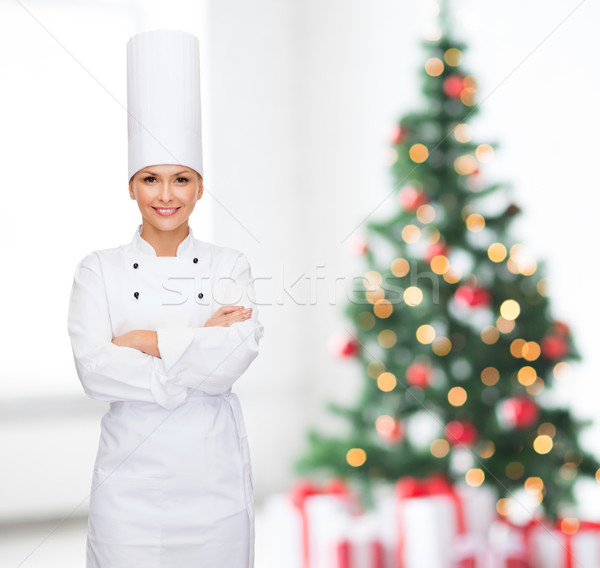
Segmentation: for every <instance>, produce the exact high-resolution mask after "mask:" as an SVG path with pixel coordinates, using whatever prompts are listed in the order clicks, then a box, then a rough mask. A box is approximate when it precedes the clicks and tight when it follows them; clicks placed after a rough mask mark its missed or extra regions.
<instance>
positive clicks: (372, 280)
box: [363, 270, 383, 289]
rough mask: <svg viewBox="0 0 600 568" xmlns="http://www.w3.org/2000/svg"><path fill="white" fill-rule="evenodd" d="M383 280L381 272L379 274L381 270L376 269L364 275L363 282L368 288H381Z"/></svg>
mask: <svg viewBox="0 0 600 568" xmlns="http://www.w3.org/2000/svg"><path fill="white" fill-rule="evenodd" d="M382 282H383V278H382V276H381V274H379V272H377V271H376V270H369V272H367V273H366V274H365V275H364V276H363V283H364V285H365V288H367V289H369V288H379V287H380V286H381V284H382Z"/></svg>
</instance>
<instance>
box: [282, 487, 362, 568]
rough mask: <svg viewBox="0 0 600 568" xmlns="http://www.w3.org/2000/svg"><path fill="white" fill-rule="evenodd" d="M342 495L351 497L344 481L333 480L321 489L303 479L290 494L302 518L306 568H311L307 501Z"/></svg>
mask: <svg viewBox="0 0 600 568" xmlns="http://www.w3.org/2000/svg"><path fill="white" fill-rule="evenodd" d="M319 494H321V495H340V496H346V497H350V495H351V492H350V490H349V488H348V486H347V485H346V483H345V482H344V480H343V479H339V478H337V479H332V480H330V481H328V482H327V483H326V484H325V485H324V486H323V487H321V488H319V487H317V486H316V485H315V484H314V483H312V482H310V481H308V480H306V479H301V480H299V481H298V482H297V483H296V484H295V485H294V486H293V487H292V490H291V492H290V499H291V501H292V503H293V504H294V506H295V507H297V508H298V510H299V511H300V515H301V517H302V558H303V565H304V568H309V562H310V557H309V543H308V518H307V516H306V507H305V505H306V499H307V498H308V497H310V496H311V495H319Z"/></svg>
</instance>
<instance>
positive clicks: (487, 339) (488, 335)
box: [481, 325, 500, 345]
mask: <svg viewBox="0 0 600 568" xmlns="http://www.w3.org/2000/svg"><path fill="white" fill-rule="evenodd" d="M499 337H500V333H499V332H498V330H497V329H496V328H495V327H494V326H493V325H488V326H486V327H484V328H483V329H482V330H481V341H483V342H484V343H487V344H488V345H492V344H494V343H496V341H498V338H499Z"/></svg>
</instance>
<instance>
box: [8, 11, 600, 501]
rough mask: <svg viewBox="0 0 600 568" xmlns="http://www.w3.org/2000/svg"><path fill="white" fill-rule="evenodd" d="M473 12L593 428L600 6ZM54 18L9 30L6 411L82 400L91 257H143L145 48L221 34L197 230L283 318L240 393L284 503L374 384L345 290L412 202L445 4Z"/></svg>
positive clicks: (258, 455) (17, 16) (495, 123)
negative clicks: (136, 47) (431, 50)
mask: <svg viewBox="0 0 600 568" xmlns="http://www.w3.org/2000/svg"><path fill="white" fill-rule="evenodd" d="M454 4H455V6H457V7H458V9H459V10H460V11H461V12H462V16H461V18H462V20H463V21H464V22H466V23H467V24H468V25H467V26H465V25H461V26H459V27H458V28H457V31H458V32H459V33H460V34H461V35H462V37H464V38H465V39H466V40H467V41H468V42H469V44H470V49H469V51H468V52H467V54H466V58H467V62H468V64H469V66H470V68H471V70H472V72H473V73H474V74H475V76H476V77H477V78H478V80H479V83H480V85H481V92H480V95H479V97H478V99H479V101H483V102H481V103H480V104H481V112H480V114H479V116H478V117H477V119H476V120H475V121H474V122H473V127H474V135H475V137H476V138H477V139H479V140H481V141H482V142H485V141H488V140H491V141H495V140H499V141H500V142H501V147H500V148H499V149H498V153H497V158H496V161H495V163H494V164H492V165H490V166H487V167H486V172H487V173H488V174H489V180H490V181H494V180H502V181H509V182H512V183H513V184H514V187H515V199H516V201H517V203H519V204H520V205H521V206H522V208H523V209H524V214H523V216H522V217H523V221H522V222H521V224H520V227H519V230H520V231H521V232H522V235H523V238H524V241H525V242H526V244H528V245H530V247H531V248H532V250H533V251H534V252H535V254H536V255H537V256H538V257H539V258H545V259H546V260H547V261H548V265H549V276H550V280H551V289H552V299H553V304H554V306H555V312H556V315H557V317H560V318H563V319H565V320H567V321H568V322H569V323H570V324H571V325H572V327H573V329H574V332H575V334H576V337H577V342H578V345H579V347H580V349H581V351H582V353H583V355H584V357H585V361H584V363H583V364H582V365H580V366H578V367H577V368H576V373H575V377H574V379H573V381H572V382H571V383H570V384H569V389H568V390H569V391H570V392H571V394H572V398H573V404H574V406H575V408H577V409H578V410H579V411H580V412H582V413H588V414H593V413H594V411H595V409H594V400H595V395H597V394H598V389H597V386H596V374H597V373H596V371H595V369H596V368H597V367H598V364H599V363H600V361H598V349H597V348H596V345H595V342H596V333H595V331H596V330H595V325H596V321H597V319H598V309H597V307H596V306H595V302H594V300H595V294H594V292H595V290H594V287H595V284H596V282H597V280H596V277H597V272H598V271H597V264H596V262H595V257H594V245H595V243H596V240H597V239H596V237H597V236H598V232H597V229H596V228H595V227H594V226H593V223H595V221H596V219H595V217H596V214H595V213H596V212H595V209H594V205H596V204H597V200H596V198H595V197H596V196H595V192H596V191H597V185H598V182H597V179H596V177H595V175H594V174H595V171H594V163H595V161H596V160H595V153H596V151H597V149H598V143H597V141H596V131H597V127H598V113H597V111H596V108H595V105H594V104H593V102H595V101H596V100H597V98H598V90H599V89H598V76H597V74H596V73H594V67H593V65H594V64H595V56H594V53H593V50H591V49H590V48H589V46H590V45H591V41H592V38H593V35H592V34H593V31H594V28H593V23H594V22H596V21H598V16H599V15H600V14H599V11H600V8H598V6H597V5H595V4H593V3H577V2H568V3H566V2H561V3H555V4H552V5H549V4H548V3H547V2H542V1H541V0H531V1H530V2H528V3H526V4H524V3H522V2H516V1H515V0H508V1H506V2H503V3H480V2H475V1H474V0H461V1H458V0H456V1H455V2H454ZM48 6H50V5H49V3H47V2H46V3H40V2H31V3H28V4H27V7H29V9H30V10H31V12H32V13H33V15H35V16H36V18H37V19H38V20H39V22H38V21H36V19H34V18H33V17H32V15H30V14H28V13H27V12H26V11H25V10H23V9H22V8H21V7H20V5H19V4H17V3H15V4H12V5H10V7H9V5H8V4H6V5H5V6H4V7H3V9H4V10H6V13H7V18H3V19H2V24H0V25H2V26H3V30H2V31H3V34H1V35H2V36H3V38H4V43H3V44H2V48H3V52H4V53H7V52H8V53H11V54H13V59H9V60H6V59H3V61H2V62H1V63H0V65H2V69H1V72H2V75H3V77H5V78H6V85H7V88H5V89H3V91H2V94H1V95H0V96H1V97H2V99H1V101H2V109H3V113H4V117H3V118H4V120H5V121H6V122H5V123H6V124H7V127H6V128H5V129H4V136H3V137H1V139H0V144H1V145H2V146H1V148H2V155H3V156H4V157H5V164H6V167H5V169H4V174H5V177H4V184H3V185H4V188H5V192H4V200H5V203H6V204H11V205H14V204H15V203H17V204H19V205H23V206H24V207H25V209H23V210H20V211H18V212H17V213H16V214H11V215H8V216H5V219H4V223H2V224H1V225H0V248H1V253H2V255H3V259H4V261H5V264H4V265H5V266H6V267H9V272H8V277H6V276H5V278H4V279H2V283H1V288H0V292H1V293H2V294H3V297H4V299H5V301H6V306H7V307H6V312H5V316H4V318H3V319H4V322H5V325H4V326H3V330H2V331H1V332H0V333H2V334H3V336H2V338H1V339H2V341H1V345H2V346H3V347H2V355H3V357H2V358H1V359H0V361H1V363H0V375H1V376H2V378H3V380H2V381H0V396H1V397H2V399H3V401H4V402H5V403H6V404H17V403H18V402H19V400H22V399H21V397H22V396H23V395H25V394H28V395H32V394H33V395H35V394H39V395H40V396H43V397H45V398H46V400H48V401H49V403H50V402H51V401H52V400H53V397H56V396H58V395H62V396H74V397H77V398H78V399H82V398H83V397H84V395H83V394H82V392H81V388H80V385H79V384H78V382H77V377H76V375H75V372H74V368H73V364H72V359H71V353H70V347H69V343H68V337H67V335H66V306H67V300H68V292H69V288H70V284H71V279H72V271H73V268H74V264H75V262H76V261H77V260H78V259H79V258H81V257H82V256H83V255H84V254H85V253H87V252H88V251H89V250H94V249H97V248H104V247H107V246H115V245H117V244H121V243H124V242H128V241H129V240H130V239H131V236H132V234H133V231H134V229H135V227H136V225H137V223H138V222H139V221H138V217H139V213H138V212H137V210H136V209H135V203H134V202H132V201H130V200H129V198H128V196H127V194H126V181H125V177H126V176H125V171H126V155H127V153H126V145H127V139H126V115H125V111H124V108H123V106H122V105H123V104H124V101H125V100H126V99H125V87H126V83H125V42H126V40H127V38H128V36H129V35H131V34H132V33H135V32H137V31H141V29H150V28H154V27H180V28H181V29H188V30H189V31H193V32H194V33H197V34H199V35H200V36H201V57H202V73H203V75H202V90H203V91H202V95H203V113H204V114H203V120H204V133H205V137H204V143H205V148H206V150H205V158H206V171H205V174H206V175H205V177H206V191H205V196H204V197H203V201H202V202H201V205H200V206H199V209H198V210H197V212H196V213H195V214H194V217H193V219H192V226H193V228H194V232H195V234H197V236H199V238H204V239H207V240H212V241H214V242H217V243H219V244H224V245H229V246H235V247H237V248H239V249H241V250H244V251H245V252H246V253H247V254H248V256H249V258H250V260H251V263H252V266H253V270H254V276H255V277H257V278H270V280H265V281H260V282H257V286H256V288H257V293H258V300H259V301H260V302H263V303H264V304H265V305H264V306H261V309H260V314H261V320H262V321H263V323H264V325H265V337H264V339H263V342H262V353H261V356H260V357H259V358H258V359H257V361H256V362H255V363H253V366H252V367H251V368H250V370H249V371H248V373H247V374H246V375H245V376H244V377H243V379H242V380H240V382H239V384H238V385H237V392H238V394H239V395H240V398H241V399H242V405H243V407H244V411H245V416H246V423H247V429H248V434H249V439H250V444H251V452H252V459H253V466H254V479H255V489H256V497H257V501H260V500H261V499H262V497H263V496H265V495H266V494H267V493H269V492H271V491H276V490H285V489H286V488H287V487H288V485H289V482H290V479H291V467H290V464H291V461H292V459H293V458H294V457H295V456H297V455H298V453H299V452H300V451H301V448H302V446H303V443H304V435H305V430H306V428H307V427H308V425H309V424H313V423H315V422H318V423H319V424H321V425H322V426H323V427H326V428H331V429H332V430H333V429H336V428H338V427H340V426H341V424H339V423H337V422H335V420H334V419H333V418H332V417H330V416H328V415H327V414H326V413H325V411H324V404H325V402H326V401H327V400H330V399H336V400H337V401H340V402H348V403H349V402H351V401H352V400H353V397H354V395H355V393H356V392H357V390H358V387H359V384H360V380H361V378H360V377H361V376H362V370H361V369H359V368H357V367H356V366H355V365H353V364H352V362H340V361H337V360H335V359H334V358H333V357H332V356H331V355H330V353H329V351H328V347H327V342H328V340H329V339H330V337H331V336H332V335H333V334H334V333H337V332H340V331H343V327H344V326H345V325H346V326H348V322H347V321H346V320H345V318H344V316H343V306H344V305H345V294H344V288H343V286H342V285H340V284H338V286H337V289H336V288H335V279H336V278H340V277H345V278H346V279H349V278H351V277H352V276H353V275H354V274H355V273H357V271H359V270H361V269H362V264H361V263H360V261H359V260H358V259H357V258H356V257H354V256H353V254H352V252H351V243H352V241H353V239H355V238H356V237H359V236H360V235H361V234H362V229H363V225H362V221H363V220H364V218H365V217H366V216H367V215H368V214H369V213H370V212H371V211H373V210H375V213H374V215H385V214H386V211H391V210H393V208H394V207H395V206H394V204H393V203H392V201H393V199H392V198H389V199H387V200H385V198H386V197H387V196H388V195H389V194H390V193H391V189H392V183H393V180H391V179H390V177H389V175H388V170H387V167H386V165H385V164H386V160H387V154H386V148H387V143H388V138H389V136H390V134H391V130H392V128H393V126H394V124H395V121H396V120H397V119H398V118H399V116H400V115H401V114H403V113H404V112H406V111H408V110H412V109H416V108H420V107H422V105H423V102H422V99H421V95H420V91H419V88H420V84H419V82H418V77H417V71H418V69H419V67H420V66H421V65H422V57H423V54H422V52H421V51H420V49H419V43H420V41H421V35H422V32H423V30H424V29H425V28H426V26H428V25H430V23H431V22H432V19H431V18H430V17H429V16H428V14H427V6H428V3H427V2H419V3H416V2H397V1H392V0H378V1H377V2H366V1H365V0H343V1H342V0H328V1H326V2H323V1H321V2H316V1H314V0H304V1H302V2H300V1H292V0H260V1H253V2H248V1H241V0H219V1H218V2H217V1H216V0H213V1H212V2H208V1H207V0H204V1H203V2H199V3H198V2H196V3H184V2H177V3H174V4H172V3H169V5H168V6H167V5H166V3H160V2H150V3H142V2H141V1H140V2H135V3H131V4H125V3H123V4H118V3H109V2H107V3H102V2H99V3H95V4H92V3H90V4H86V3H83V2H80V3H78V4H68V10H67V11H66V12H65V11H64V10H61V11H57V10H56V9H54V10H53V9H50V8H48ZM577 6H579V7H578V8H577ZM63 8H64V6H63ZM574 8H576V9H575V11H574V12H573V13H572V15H571V16H570V17H567V18H566V20H565V17H566V16H567V15H568V14H569V12H570V11H571V10H573V9H574ZM115 10H116V11H115ZM102 18H105V21H104V20H102ZM561 22H562V24H561ZM41 24H43V25H44V26H45V27H46V28H47V29H46V30H45V29H44V28H43V27H42V26H41ZM4 28H5V29H4ZM10 29H12V30H13V32H14V30H17V31H18V33H16V32H15V33H16V35H14V34H13V35H12V36H11V35H10V34H9V33H8V32H9V31H10ZM553 30H554V31H553ZM49 32H52V34H53V35H54V36H55V37H54V38H53V37H52V36H51V35H49ZM15 37H16V38H17V39H15ZM11 38H12V39H11ZM57 40H59V41H60V42H61V43H62V46H61V45H59V43H58V41H57ZM99 46H101V49H99ZM76 59H77V60H79V62H77V61H76ZM82 65H83V66H82ZM84 67H85V69H84ZM11 116H19V117H20V119H19V120H13V121H10V120H8V118H10V117H11ZM59 134H60V136H59ZM119 180H121V181H119ZM65 204H68V205H69V207H70V210H71V211H75V212H74V213H68V212H67V210H66V209H65V208H64V205H65ZM380 204H381V205H380ZM379 205H380V206H379ZM57 208H58V209H57ZM107 225H109V226H110V231H108V232H107ZM5 274H6V273H5ZM298 278H300V280H299V281H298V282H297V283H295V282H296V281H297V279H298ZM318 278H320V279H318ZM294 283H295V284H294ZM311 288H313V292H312V298H311ZM32 300H33V302H34V306H33V307H34V309H33V311H31V310H30V306H31V302H32ZM311 300H312V303H311ZM11 307H12V308H16V309H12V310H11V309H10V308H11ZM25 313H27V314H33V315H28V316H27V317H24V314H25ZM32 351H33V352H35V354H36V355H35V357H32V356H31V352H32ZM90 404H91V405H93V406H95V408H97V409H98V412H100V411H101V410H102V409H103V408H104V405H102V404H101V403H96V402H95V401H91V402H90ZM88 416H89V421H91V422H89V421H88V425H89V428H88V429H87V430H86V429H83V428H82V429H81V431H82V432H87V433H86V434H85V435H84V438H82V441H81V443H82V447H92V448H94V446H95V445H96V444H97V435H98V430H97V429H95V428H98V427H99V420H98V419H97V414H96V415H94V414H93V413H91V414H89V415H88ZM74 420H75V419H74ZM2 424H5V422H3V423H2ZM94 424H96V426H93V425H94ZM46 427H47V426H44V428H46ZM59 428H60V426H58V425H57V429H59ZM6 431H8V430H5V432H6ZM58 431H59V430H57V432H58ZM19 435H20V434H19ZM82 435H83V434H82ZM9 438H10V437H9ZM596 438H597V437H596ZM3 439H6V436H4V438H3ZM10 439H11V440H13V442H14V439H16V438H10ZM61 439H63V438H61ZM10 443H12V442H10V441H7V442H6V444H10ZM3 447H6V446H5V445H4V443H3ZM11 447H14V446H11ZM94 449H95V448H94ZM32 454H35V448H34V447H33V446H32ZM89 457H90V456H89V455H87V456H85V457H83V456H81V455H79V454H78V455H72V457H71V458H70V459H71V460H72V461H71V465H68V464H66V465H67V466H68V467H69V469H70V471H72V472H79V471H81V470H80V468H81V467H82V465H81V464H82V461H81V460H88V462H89ZM14 464H15V468H14V470H15V471H17V472H18V470H19V468H18V464H22V467H23V468H30V467H31V464H30V463H29V462H28V461H27V460H26V459H25V458H23V461H18V460H17V461H15V462H14ZM88 465H89V471H90V474H91V464H89V463H88ZM82 469H83V470H85V466H83V468H82ZM74 475H75V473H74ZM77 475H79V473H77ZM8 483H9V481H7V480H5V487H6V484H8ZM82 483H84V484H86V483H87V482H86V481H85V479H84V480H83V481H82ZM66 487H67V489H68V488H70V487H73V485H66ZM4 490H5V488H2V491H4ZM65 495H66V496H68V500H69V503H68V504H69V505H71V504H72V503H75V502H78V501H77V496H79V492H77V495H75V491H73V492H72V493H68V492H67V493H65ZM38 502H39V501H38ZM15 506H16V507H17V508H18V502H17V503H16V505H15ZM66 509H68V507H65V510H66ZM13 512H14V509H13Z"/></svg>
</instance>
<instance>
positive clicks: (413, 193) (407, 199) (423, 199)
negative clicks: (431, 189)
mask: <svg viewBox="0 0 600 568" xmlns="http://www.w3.org/2000/svg"><path fill="white" fill-rule="evenodd" d="M428 201H429V197H428V195H427V194H426V193H425V192H424V191H420V190H418V189H416V188H415V187H413V186H412V185H407V186H405V187H403V188H402V189H401V190H400V203H401V204H402V207H403V208H404V209H405V210H406V211H415V210H416V209H417V208H418V207H420V206H421V205H424V204H425V203H427V202H428Z"/></svg>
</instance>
